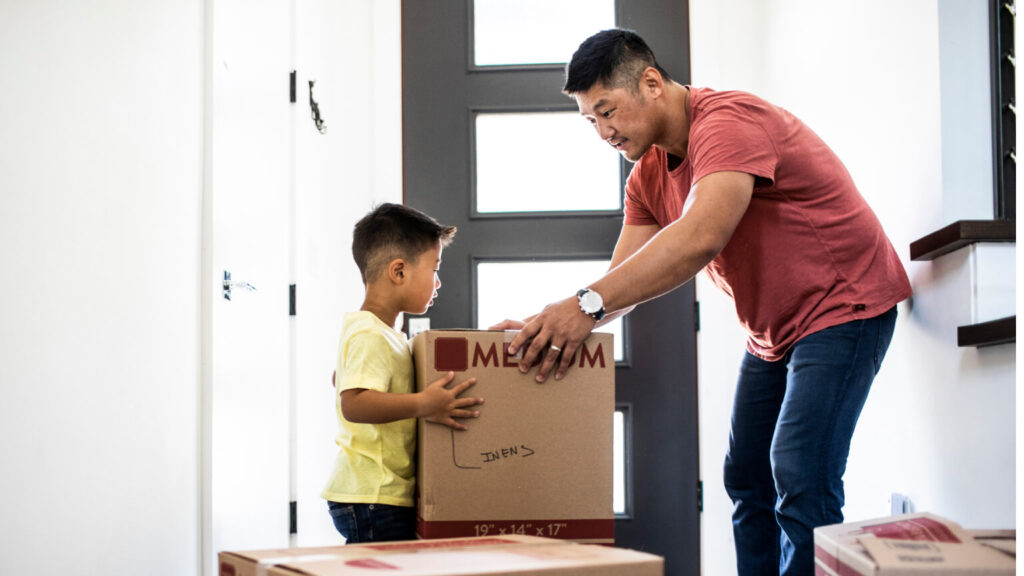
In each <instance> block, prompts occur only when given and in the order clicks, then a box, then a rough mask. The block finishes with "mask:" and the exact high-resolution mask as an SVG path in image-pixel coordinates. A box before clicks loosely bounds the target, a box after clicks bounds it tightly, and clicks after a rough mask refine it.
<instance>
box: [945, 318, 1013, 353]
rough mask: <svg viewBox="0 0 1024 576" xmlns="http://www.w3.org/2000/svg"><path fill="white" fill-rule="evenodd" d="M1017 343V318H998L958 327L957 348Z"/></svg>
mask: <svg viewBox="0 0 1024 576" xmlns="http://www.w3.org/2000/svg"><path fill="white" fill-rule="evenodd" d="M1016 341H1017V316H1016V315H1014V316H1010V317H1008V318H1000V319H999V320H992V321H991V322H982V323H981V324H969V325H967V326H958V327H957V329H956V343H957V346H960V347H967V346H993V345H995V344H1007V343H1010V342H1016Z"/></svg>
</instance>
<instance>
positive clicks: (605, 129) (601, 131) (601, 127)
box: [595, 122, 615, 140]
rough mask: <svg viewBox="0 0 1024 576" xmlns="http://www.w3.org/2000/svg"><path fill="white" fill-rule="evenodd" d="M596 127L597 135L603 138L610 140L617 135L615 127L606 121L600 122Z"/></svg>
mask: <svg viewBox="0 0 1024 576" xmlns="http://www.w3.org/2000/svg"><path fill="white" fill-rule="evenodd" d="M595 128H597V135H598V136H600V137H601V140H608V139H610V138H611V137H612V136H615V129H614V128H612V127H611V126H609V125H608V123H606V122H598V123H597V124H596V125H595Z"/></svg>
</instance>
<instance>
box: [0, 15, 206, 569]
mask: <svg viewBox="0 0 1024 576" xmlns="http://www.w3.org/2000/svg"><path fill="white" fill-rule="evenodd" d="M202 30H203V10H202V2H198V1H192V2H181V1H178V0H140V1H137V2H130V3H126V2H118V1H113V0H107V1H102V0H101V1H94V2H89V3H78V2H70V3H69V2H59V1H55V0H36V1H31V2H30V1H24V2H5V3H3V5H2V6H0V90H2V92H3V94H4V96H3V99H2V100H0V126H2V129H0V270H2V271H3V272H2V273H0V318H2V319H3V320H2V321H0V457H2V459H3V465H2V466H0V509H2V510H3V513H2V514H0V542H3V544H2V545H0V548H2V550H3V553H2V554H0V573H4V574H15V573H18V574H72V573H76V574H130V573H136V572H138V571H140V570H142V571H144V572H146V573H148V574H164V575H167V576H177V575H181V574H191V573H195V571H196V569H197V568H198V565H199V493H198V490H199V485H198V478H199V455H198V452H199V440H198V435H199V386H198V382H199V378H198V373H199V282H200V280H199V272H200V267H199V250H200V205H201V194H202V160H203V155H202V143H203V109H202V104H203V91H202V80H203V77H202V46H203V33H202ZM144 563H145V564H146V568H145V569H142V568H140V566H142V565H143V564H144Z"/></svg>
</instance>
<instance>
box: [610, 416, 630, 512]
mask: <svg viewBox="0 0 1024 576" xmlns="http://www.w3.org/2000/svg"><path fill="white" fill-rule="evenodd" d="M626 430H627V428H626V412H625V411H623V410H622V409H619V410H616V411H615V415H614V420H613V422H612V510H613V511H614V512H615V513H616V514H625V513H626V446H628V444H627V443H626V442H627V440H628V439H627V438H626Z"/></svg>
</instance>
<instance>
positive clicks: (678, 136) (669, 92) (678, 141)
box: [656, 82, 690, 168]
mask: <svg viewBox="0 0 1024 576" xmlns="http://www.w3.org/2000/svg"><path fill="white" fill-rule="evenodd" d="M665 95H666V97H667V99H666V104H667V106H666V114H665V126H666V129H665V133H664V137H663V139H662V142H659V143H658V144H656V146H658V147H659V148H661V149H662V150H664V151H665V152H666V153H668V155H669V162H670V168H675V167H676V166H678V165H679V164H681V163H682V162H683V160H685V159H686V151H687V147H688V146H689V143H690V90H689V88H687V87H686V86H682V85H681V84H676V83H675V82H672V83H670V84H667V85H666V86H665ZM673 157H674V158H675V160H673Z"/></svg>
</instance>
